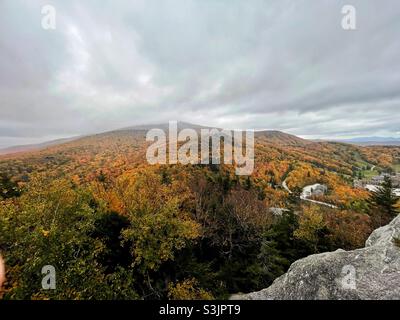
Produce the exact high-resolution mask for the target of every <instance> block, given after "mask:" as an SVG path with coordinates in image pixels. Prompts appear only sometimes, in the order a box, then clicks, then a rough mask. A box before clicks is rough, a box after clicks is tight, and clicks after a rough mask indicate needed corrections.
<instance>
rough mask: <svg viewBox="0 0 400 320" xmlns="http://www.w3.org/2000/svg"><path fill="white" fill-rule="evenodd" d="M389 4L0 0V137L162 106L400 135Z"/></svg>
mask: <svg viewBox="0 0 400 320" xmlns="http://www.w3.org/2000/svg"><path fill="white" fill-rule="evenodd" d="M46 4H51V5H53V6H54V8H55V9H56V13H57V15H56V22H57V25H56V29H55V30H45V29H43V28H42V25H41V20H42V17H43V15H42V13H41V9H42V6H43V5H46ZM345 4H351V5H353V6H354V7H355V8H356V10H357V11H356V13H357V30H353V31H346V30H343V28H342V26H341V20H342V17H343V15H342V13H341V9H342V6H343V5H345ZM399 17H400V2H399V1H398V0H384V1H378V0H360V1H356V0H346V1H341V0H337V1H335V0H325V1H324V0H306V1H301V0H292V1H286V0H276V1H267V0H260V1H256V0H241V1H235V0H226V1H224V0H198V1H189V0H179V1H178V0H176V1H162V0H157V1H155V0H154V1H151V0H130V1H122V0H113V1H98V0H93V1H88V0H82V1H81V0H80V1H72V0H68V1H50V0H48V1H34V0H26V1H22V0H0V147H4V146H9V145H15V144H25V143H32V142H38V141H44V140H49V139H53V138H58V137H68V136H73V135H80V134H87V133H92V132H100V131H106V130H111V129H116V128H120V127H125V126H130V125H135V124H145V123H157V122H165V121H168V120H182V121H188V122H192V123H197V124H204V125H211V126H218V127H225V128H255V129H278V130H283V131H285V132H289V133H293V134H296V135H300V136H303V137H309V138H311V137H312V138H322V137H352V136H373V135H379V136H393V137H400V117H399V116H400V41H399V40H400V18H399Z"/></svg>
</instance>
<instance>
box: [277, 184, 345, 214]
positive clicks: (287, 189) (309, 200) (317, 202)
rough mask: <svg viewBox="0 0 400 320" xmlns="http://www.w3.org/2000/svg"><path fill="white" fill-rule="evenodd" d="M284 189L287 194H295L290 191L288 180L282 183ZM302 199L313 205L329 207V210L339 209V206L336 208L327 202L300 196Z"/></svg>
mask: <svg viewBox="0 0 400 320" xmlns="http://www.w3.org/2000/svg"><path fill="white" fill-rule="evenodd" d="M282 187H283V188H284V189H285V190H286V191H287V192H289V194H292V193H293V192H292V191H291V190H290V189H289V187H288V185H287V183H286V179H285V181H283V182H282ZM305 188H307V186H305V187H304V188H303V190H304V189H305ZM300 199H301V200H303V201H308V202H312V203H315V204H319V205H321V206H325V207H329V208H332V209H337V206H335V205H333V204H330V203H326V202H322V201H316V200H312V199H308V198H307V197H305V196H303V195H300Z"/></svg>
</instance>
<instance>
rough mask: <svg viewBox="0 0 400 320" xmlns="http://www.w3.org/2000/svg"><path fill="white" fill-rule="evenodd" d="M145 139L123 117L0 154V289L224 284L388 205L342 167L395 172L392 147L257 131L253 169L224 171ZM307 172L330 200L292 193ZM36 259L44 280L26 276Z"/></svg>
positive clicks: (237, 285)
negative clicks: (160, 160) (165, 156)
mask: <svg viewBox="0 0 400 320" xmlns="http://www.w3.org/2000/svg"><path fill="white" fill-rule="evenodd" d="M147 146H148V142H146V140H145V131H143V130H134V129H125V130H117V131H113V132H106V133H103V134H97V135H91V136H86V137H81V138H78V139H75V140H73V141H69V142H65V143H61V144H59V145H54V146H49V147H47V148H43V149H40V150H35V151H26V152H20V153H16V154H9V155H3V156H1V157H0V202H1V206H0V252H2V255H3V258H4V260H5V265H6V270H7V274H6V282H5V285H4V290H3V292H2V293H1V295H2V298H3V299H145V300H149V299H150V300H151V299H221V298H228V297H229V296H230V295H231V294H234V293H238V292H250V291H255V290H260V289H263V288H265V287H267V286H269V285H270V284H271V283H272V282H273V281H274V280H275V279H276V278H277V277H279V276H280V275H282V274H283V273H285V272H286V271H287V269H288V268H289V266H290V265H291V264H292V263H293V262H294V261H296V260H297V259H300V258H302V257H305V256H308V255H311V254H314V253H320V252H325V251H332V250H336V249H338V248H341V249H345V250H351V249H355V248H360V247H363V246H364V243H365V240H366V239H367V237H368V236H369V235H370V233H371V232H372V230H373V229H375V228H377V227H379V226H381V225H384V224H386V223H387V222H388V221H390V220H391V219H392V218H393V214H394V213H391V212H390V211H385V210H384V208H382V206H381V205H380V204H379V203H378V202H376V201H375V202H374V201H373V195H372V194H371V192H369V191H367V190H365V189H363V188H357V187H355V186H354V180H355V179H356V178H362V177H364V176H365V175H368V174H369V172H370V171H371V169H372V170H375V171H379V172H381V173H384V172H395V171H396V170H397V169H398V168H399V166H398V165H399V163H400V147H385V146H370V147H360V146H355V145H350V144H343V143H335V142H313V141H309V140H304V139H300V138H298V137H295V136H292V135H289V134H285V133H282V132H278V131H262V132H257V133H256V140H255V169H254V172H253V174H252V175H251V176H237V175H235V172H234V168H233V167H232V166H229V165H215V164H210V165H201V164H199V165H179V164H178V165H149V164H147V162H146V159H145V153H146V147H147ZM315 183H319V184H323V185H326V186H327V192H326V193H325V194H323V195H315V196H313V199H314V200H316V201H317V200H318V201H320V202H323V203H327V204H330V205H331V207H329V206H323V205H319V204H316V203H312V202H307V201H302V199H301V197H300V194H301V192H302V189H303V188H304V187H305V186H307V185H312V184H315ZM283 185H285V187H286V188H285V187H284V186H283ZM288 190H290V191H291V192H288ZM396 205H397V206H398V203H397V204H395V206H396ZM45 265H52V266H54V267H55V270H56V271H57V289H56V290H47V291H46V290H43V289H42V287H41V285H40V283H41V279H42V277H43V275H42V274H41V269H42V267H43V266H45Z"/></svg>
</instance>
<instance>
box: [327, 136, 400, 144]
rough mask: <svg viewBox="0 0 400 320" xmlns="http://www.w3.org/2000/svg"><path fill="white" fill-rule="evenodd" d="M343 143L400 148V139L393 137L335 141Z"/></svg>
mask: <svg viewBox="0 0 400 320" xmlns="http://www.w3.org/2000/svg"><path fill="white" fill-rule="evenodd" d="M334 141H337V142H342V143H350V144H355V145H360V146H372V145H379V146H399V145H400V138H393V137H360V138H352V139H339V140H334Z"/></svg>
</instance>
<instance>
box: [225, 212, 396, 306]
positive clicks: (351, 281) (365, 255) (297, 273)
mask: <svg viewBox="0 0 400 320" xmlns="http://www.w3.org/2000/svg"><path fill="white" fill-rule="evenodd" d="M395 239H400V215H399V216H398V217H396V218H395V219H394V220H393V221H392V222H391V223H390V224H389V225H387V226H384V227H382V228H379V229H377V230H375V231H374V232H373V233H372V234H371V236H370V237H369V238H368V240H367V242H366V246H365V248H362V249H358V250H354V251H344V250H337V251H335V252H328V253H322V254H317V255H312V256H309V257H307V258H304V259H301V260H298V261H296V262H295V263H293V264H292V266H291V267H290V269H289V270H288V272H287V273H286V274H284V275H283V276H281V277H280V278H278V279H276V280H275V281H274V283H273V284H272V285H271V286H270V287H268V288H267V289H264V290H262V291H259V292H253V293H249V294H243V295H235V296H232V298H231V299H233V300H235V299H243V300H358V299H365V300H393V299H400V247H399V244H398V242H397V243H396V242H395Z"/></svg>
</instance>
